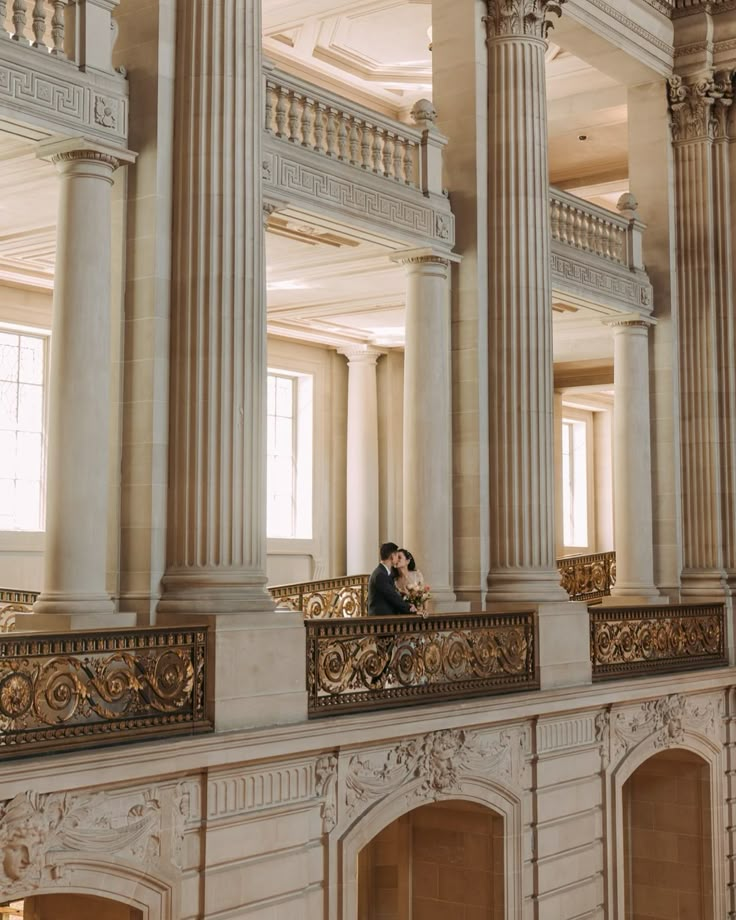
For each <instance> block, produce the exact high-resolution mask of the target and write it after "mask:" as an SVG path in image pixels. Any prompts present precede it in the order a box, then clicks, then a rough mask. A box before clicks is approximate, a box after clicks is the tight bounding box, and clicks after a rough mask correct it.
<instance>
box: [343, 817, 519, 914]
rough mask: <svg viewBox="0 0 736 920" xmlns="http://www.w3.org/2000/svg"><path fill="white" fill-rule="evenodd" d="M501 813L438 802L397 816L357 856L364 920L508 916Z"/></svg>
mask: <svg viewBox="0 0 736 920" xmlns="http://www.w3.org/2000/svg"><path fill="white" fill-rule="evenodd" d="M504 897H505V894H504V824H503V818H502V817H501V816H500V815H497V814H496V813H495V812H493V811H491V810H490V809H488V808H485V807H483V806H482V805H476V804H474V803H472V802H457V801H456V802H436V803H434V804H431V805H423V806H421V807H420V808H416V809H415V810H414V811H411V812H409V813H408V814H406V815H402V816H401V817H400V818H397V819H396V820H395V821H393V822H392V823H391V824H389V825H388V827H386V828H384V830H383V831H381V832H380V833H379V834H377V835H376V836H375V837H374V838H373V840H371V841H370V843H368V844H366V846H364V847H363V849H362V850H361V851H360V854H359V856H358V920H447V918H449V917H452V918H453V920H502V918H503V917H504Z"/></svg>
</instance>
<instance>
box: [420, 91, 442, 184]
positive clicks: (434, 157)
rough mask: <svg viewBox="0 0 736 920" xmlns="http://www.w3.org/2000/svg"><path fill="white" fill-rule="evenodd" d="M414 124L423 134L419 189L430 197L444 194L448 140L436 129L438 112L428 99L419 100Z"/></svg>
mask: <svg viewBox="0 0 736 920" xmlns="http://www.w3.org/2000/svg"><path fill="white" fill-rule="evenodd" d="M411 117H412V119H413V120H414V124H415V125H416V126H417V127H418V128H419V129H420V130H421V132H422V144H421V147H420V148H419V177H418V179H419V187H420V188H421V190H422V192H423V193H424V194H425V195H427V196H429V195H441V194H442V152H443V150H444V148H445V147H446V146H447V138H446V137H444V136H443V135H442V134H440V133H439V131H438V130H437V128H436V127H435V120H436V118H437V112H436V111H435V108H434V106H433V105H432V103H431V102H430V101H429V100H428V99H419V100H418V101H417V102H415V103H414V107H413V108H412V110H411Z"/></svg>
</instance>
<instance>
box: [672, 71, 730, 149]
mask: <svg viewBox="0 0 736 920" xmlns="http://www.w3.org/2000/svg"><path fill="white" fill-rule="evenodd" d="M733 76H734V74H733V71H719V72H714V71H710V72H709V73H706V74H705V75H703V76H702V77H701V78H700V79H698V80H693V81H691V82H685V81H684V80H683V78H682V77H681V76H679V75H677V74H675V76H673V77H670V79H669V81H668V95H669V103H670V115H671V119H672V140H673V141H674V142H675V143H677V142H684V141H694V140H716V139H721V138H725V137H727V136H728V115H729V109H730V107H731V105H732V103H733V92H734V87H733Z"/></svg>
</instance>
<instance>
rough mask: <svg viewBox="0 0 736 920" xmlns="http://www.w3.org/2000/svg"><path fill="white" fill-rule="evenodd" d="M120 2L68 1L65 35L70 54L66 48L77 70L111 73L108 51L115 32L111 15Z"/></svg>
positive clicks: (110, 54)
mask: <svg viewBox="0 0 736 920" xmlns="http://www.w3.org/2000/svg"><path fill="white" fill-rule="evenodd" d="M119 3H120V0H69V2H68V4H67V22H68V28H67V29H66V33H67V35H68V36H69V39H70V40H71V41H73V43H74V52H73V54H70V53H69V48H68V47H67V48H66V52H67V56H68V57H70V58H73V60H74V61H75V62H76V63H77V65H78V66H79V68H80V70H85V71H86V70H100V71H103V72H104V73H112V72H113V70H114V68H113V66H112V48H113V44H114V41H115V30H114V24H113V19H112V14H113V11H114V10H115V9H116V8H117V7H118V5H119Z"/></svg>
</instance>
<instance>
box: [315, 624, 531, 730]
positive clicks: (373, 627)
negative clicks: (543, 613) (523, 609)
mask: <svg viewBox="0 0 736 920" xmlns="http://www.w3.org/2000/svg"><path fill="white" fill-rule="evenodd" d="M305 626H306V628H307V689H308V694H309V714H310V715H311V716H315V715H322V714H325V715H326V714H328V713H331V712H335V711H339V712H347V711H354V710H356V709H366V708H368V709H370V708H382V707H383V706H387V705H389V706H393V705H402V704H403V705H410V704H412V703H417V702H419V701H421V700H423V699H433V700H437V699H453V698H458V697H469V696H474V695H479V694H491V693H503V692H509V691H511V690H522V689H535V688H537V687H538V681H537V675H536V622H535V615H534V613H531V612H529V613H518V614H470V615H468V614H456V615H448V616H442V617H432V618H430V619H428V620H423V619H414V618H411V617H369V618H364V619H362V620H359V621H352V622H351V621H342V622H339V621H331V622H325V621H323V622H309V621H306V622H305Z"/></svg>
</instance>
